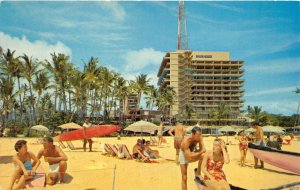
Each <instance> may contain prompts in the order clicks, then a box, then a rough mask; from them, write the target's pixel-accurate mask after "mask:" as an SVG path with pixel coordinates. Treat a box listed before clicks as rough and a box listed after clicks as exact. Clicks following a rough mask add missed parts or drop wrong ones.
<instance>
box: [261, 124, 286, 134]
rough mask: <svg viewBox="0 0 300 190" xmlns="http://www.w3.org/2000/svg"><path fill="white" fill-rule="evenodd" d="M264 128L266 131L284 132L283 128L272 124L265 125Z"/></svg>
mask: <svg viewBox="0 0 300 190" xmlns="http://www.w3.org/2000/svg"><path fill="white" fill-rule="evenodd" d="M262 129H263V131H264V132H265V133H284V131H283V130H281V129H279V128H277V127H275V126H272V125H267V126H263V127H262Z"/></svg>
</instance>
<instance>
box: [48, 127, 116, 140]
mask: <svg viewBox="0 0 300 190" xmlns="http://www.w3.org/2000/svg"><path fill="white" fill-rule="evenodd" d="M120 129H121V127H120V126H118V125H98V126H93V127H87V128H82V129H78V130H75V131H71V132H66V133H63V134H60V135H58V136H56V137H54V138H55V139H57V140H58V141H75V140H81V139H90V138H92V137H101V136H105V135H109V134H112V133H114V132H116V131H118V130H120Z"/></svg>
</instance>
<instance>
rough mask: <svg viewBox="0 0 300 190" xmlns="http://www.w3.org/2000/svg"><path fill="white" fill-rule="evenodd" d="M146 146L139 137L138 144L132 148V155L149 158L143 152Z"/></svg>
mask: <svg viewBox="0 0 300 190" xmlns="http://www.w3.org/2000/svg"><path fill="white" fill-rule="evenodd" d="M143 151H144V148H143V143H142V140H141V139H138V140H137V142H136V144H135V145H134V147H133V150H132V157H133V158H134V159H145V160H149V158H148V157H147V156H145V155H144V154H143Z"/></svg>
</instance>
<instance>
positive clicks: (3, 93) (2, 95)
mask: <svg viewBox="0 0 300 190" xmlns="http://www.w3.org/2000/svg"><path fill="white" fill-rule="evenodd" d="M20 93H21V91H17V92H14V82H13V80H12V79H11V78H8V77H6V78H5V77H1V78H0V100H1V101H2V109H1V115H2V126H3V127H4V128H6V127H7V120H8V115H9V113H10V112H11V111H12V110H13V108H14V105H15V98H16V97H17V96H18V95H19V94H20ZM1 101H0V102H1Z"/></svg>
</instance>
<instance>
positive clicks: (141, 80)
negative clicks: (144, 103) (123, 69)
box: [134, 74, 150, 108]
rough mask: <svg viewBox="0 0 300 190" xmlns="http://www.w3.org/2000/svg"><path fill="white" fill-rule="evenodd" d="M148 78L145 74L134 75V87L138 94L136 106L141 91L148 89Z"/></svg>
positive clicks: (139, 99)
mask: <svg viewBox="0 0 300 190" xmlns="http://www.w3.org/2000/svg"><path fill="white" fill-rule="evenodd" d="M149 80H150V79H148V78H147V74H140V75H139V76H137V77H136V81H135V87H134V89H135V91H136V93H137V96H138V100H137V108H139V107H140V103H141V97H142V94H143V92H146V91H147V90H148V87H149Z"/></svg>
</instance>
